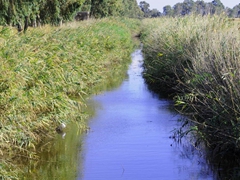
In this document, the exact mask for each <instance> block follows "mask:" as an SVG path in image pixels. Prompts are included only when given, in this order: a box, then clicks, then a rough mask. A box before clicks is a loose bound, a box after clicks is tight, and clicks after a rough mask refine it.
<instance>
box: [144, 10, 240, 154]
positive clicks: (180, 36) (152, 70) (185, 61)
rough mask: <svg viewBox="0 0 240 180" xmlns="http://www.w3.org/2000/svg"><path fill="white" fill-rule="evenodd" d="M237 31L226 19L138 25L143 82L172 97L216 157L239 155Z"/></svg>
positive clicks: (239, 47) (239, 37) (186, 19)
mask: <svg viewBox="0 0 240 180" xmlns="http://www.w3.org/2000/svg"><path fill="white" fill-rule="evenodd" d="M239 27H240V25H239V22H238V21H235V20H232V19H228V18H227V17H225V16H204V17H201V16H194V15H193V16H187V17H182V18H159V19H151V20H145V21H143V32H142V40H143V43H144V53H145V64H144V66H145V74H144V76H145V78H146V81H147V82H148V83H149V84H151V85H152V86H153V87H154V89H157V90H158V91H160V92H163V93H166V94H168V95H171V96H172V97H173V98H174V100H175V104H176V107H177V108H178V110H180V111H181V112H182V113H184V114H185V115H188V117H190V118H189V121H194V123H195V124H194V126H195V127H194V128H192V130H195V131H197V132H198V134H199V138H201V139H204V141H205V142H206V144H207V145H208V146H209V147H211V148H212V149H213V150H214V151H213V152H214V154H215V155H221V156H225V155H227V154H229V152H240V141H239V137H240V121H239V120H240V106H239V104H240V93H239V92H240V83H239V82H240V74H239V68H240V32H239Z"/></svg>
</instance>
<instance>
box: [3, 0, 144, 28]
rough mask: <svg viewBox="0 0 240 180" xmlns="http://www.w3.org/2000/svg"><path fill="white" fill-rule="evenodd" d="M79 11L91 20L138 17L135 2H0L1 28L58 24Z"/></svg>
mask: <svg viewBox="0 0 240 180" xmlns="http://www.w3.org/2000/svg"><path fill="white" fill-rule="evenodd" d="M78 11H89V12H90V14H91V17H93V18H103V17H109V16H124V17H141V16H142V12H141V10H140V8H139V7H138V5H137V1H136V0H124V1H122V0H51V1H49V0H41V1H39V0H21V1H13V0H10V1H5V0H0V25H10V26H18V28H19V30H22V29H24V31H26V30H27V28H28V26H32V27H36V26H40V25H43V24H52V25H61V24H62V22H69V21H72V20H73V19H74V16H75V15H76V13H77V12H78Z"/></svg>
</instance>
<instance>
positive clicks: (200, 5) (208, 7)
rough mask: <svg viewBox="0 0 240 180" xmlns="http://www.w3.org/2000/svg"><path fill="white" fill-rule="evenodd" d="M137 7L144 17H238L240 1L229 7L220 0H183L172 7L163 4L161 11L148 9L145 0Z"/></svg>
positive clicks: (239, 15) (239, 14)
mask: <svg viewBox="0 0 240 180" xmlns="http://www.w3.org/2000/svg"><path fill="white" fill-rule="evenodd" d="M139 7H140V9H141V10H142V11H143V13H144V17H159V16H170V17H178V16H185V15H190V14H200V15H202V16H204V15H213V14H222V13H225V14H227V15H228V16H229V17H231V18H240V3H239V4H238V5H236V6H234V7H233V8H232V9H231V8H228V7H225V6H224V5H223V3H222V2H221V1H220V0H214V1H212V2H206V3H205V2H204V1H202V0H197V1H196V2H195V1H193V0H184V1H183V2H182V3H177V4H175V5H174V6H173V7H171V6H170V5H167V6H164V7H163V12H162V13H161V12H160V11H158V10H157V9H152V10H151V9H149V7H150V5H149V4H148V3H147V2H146V1H141V2H140V4H139Z"/></svg>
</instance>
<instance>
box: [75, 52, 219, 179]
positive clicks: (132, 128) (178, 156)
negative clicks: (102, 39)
mask: <svg viewBox="0 0 240 180" xmlns="http://www.w3.org/2000/svg"><path fill="white" fill-rule="evenodd" d="M142 63H143V56H142V54H141V50H140V49H138V50H136V51H135V52H134V53H133V54H132V64H131V65H130V67H129V70H128V77H127V78H126V79H125V80H124V82H123V83H122V85H121V86H120V87H119V88H116V89H113V90H111V91H107V92H104V93H102V94H100V95H96V96H94V97H92V98H91V100H90V101H89V104H90V106H91V107H93V108H94V110H95V115H94V116H93V117H92V118H91V119H90V121H89V126H90V131H89V132H88V133H87V134H86V135H85V136H84V137H83V144H82V149H81V151H80V152H79V171H78V177H77V179H78V180H118V179H121V180H122V179H124V180H146V179H147V180H157V179H162V180H168V179H171V180H190V179H194V180H202V179H205V180H206V179H209V180H210V179H211V180H212V179H216V178H215V177H214V174H213V172H212V170H211V168H210V166H209V165H208V164H207V163H206V160H205V159H204V158H203V157H200V156H199V155H198V153H196V151H195V149H194V148H191V145H190V144H189V143H188V142H182V143H181V144H180V143H177V142H174V140H173V139H170V138H169V137H170V136H171V135H172V130H173V129H174V128H178V127H179V126H180V124H179V123H178V121H177V120H178V119H179V118H180V116H179V115H178V114H176V113H175V112H172V111H171V110H170V108H169V107H171V106H172V105H171V102H170V101H168V100H165V99H159V98H158V97H157V96H156V95H154V94H153V93H151V92H150V91H149V90H148V89H147V86H146V84H145V83H144V79H143V78H142V76H141V73H142Z"/></svg>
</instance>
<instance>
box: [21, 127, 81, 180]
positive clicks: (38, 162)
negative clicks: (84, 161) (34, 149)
mask: <svg viewBox="0 0 240 180" xmlns="http://www.w3.org/2000/svg"><path fill="white" fill-rule="evenodd" d="M81 138H82V133H81V132H80V131H79V130H78V127H77V125H76V124H71V125H68V126H67V128H66V130H64V132H61V133H60V134H57V133H56V138H54V140H51V141H48V142H44V144H42V145H41V146H39V154H38V156H39V158H40V159H32V160H27V162H26V163H27V164H28V166H26V164H25V166H23V168H24V169H23V171H25V172H26V173H25V175H24V177H22V178H21V179H25V180H30V179H31V180H53V179H57V180H71V179H75V178H76V170H77V167H78V160H77V159H78V151H79V150H81V144H80V143H81Z"/></svg>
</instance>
